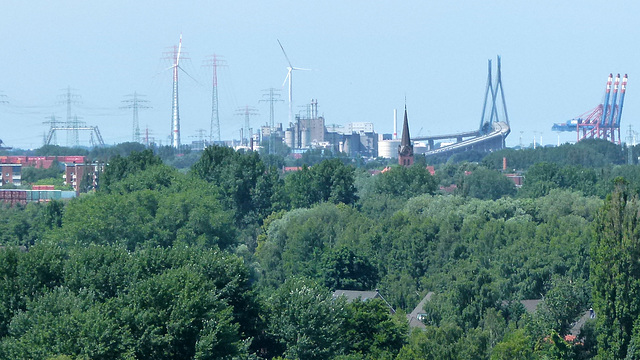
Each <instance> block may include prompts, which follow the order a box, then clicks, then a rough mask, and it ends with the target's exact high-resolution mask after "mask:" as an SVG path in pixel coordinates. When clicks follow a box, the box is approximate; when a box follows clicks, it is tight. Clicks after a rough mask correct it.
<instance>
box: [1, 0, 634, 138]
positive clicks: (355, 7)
mask: <svg viewBox="0 0 640 360" xmlns="http://www.w3.org/2000/svg"><path fill="white" fill-rule="evenodd" d="M638 14H640V2H636V1H602V0H598V1H592V0H586V1H585V0H582V1H557V0H553V1H514V0H504V1H492V0H485V1H471V0H467V1H424V0H411V1H391V0H389V1H375V0H367V1H363V0H362V1H361V0H352V1H347V0H325V1H302V0H297V1H293V0H292V1H284V0H272V1H257V0H255V1H173V2H170V1H130V0H127V1H124V0H110V1H99V2H98V1H65V0H56V1H50V0H46V1H41V0H30V1H6V2H5V3H4V4H3V6H2V16H1V21H0V31H1V33H2V34H3V36H2V38H1V39H0V44H1V48H2V55H1V56H0V64H2V66H3V68H4V71H3V72H2V73H3V76H2V77H1V78H0V94H3V95H5V96H4V97H2V98H1V99H0V100H6V101H8V103H6V104H0V123H1V124H2V127H1V128H0V129H1V130H0V139H2V140H3V141H4V142H5V144H6V145H9V146H13V147H21V148H37V147H40V146H41V145H42V142H43V134H44V133H46V132H47V131H48V125H45V124H43V122H44V121H46V120H47V119H46V117H50V116H51V115H52V114H54V115H55V116H57V117H58V118H59V119H60V120H65V118H66V105H64V104H63V103H61V101H63V100H64V97H63V96H62V95H63V94H64V93H65V89H66V88H67V87H68V86H70V87H71V88H72V89H73V93H74V94H76V95H78V96H79V97H78V99H77V100H79V103H78V104H74V105H73V107H72V113H73V115H77V116H78V117H79V118H81V120H82V121H84V122H86V123H87V125H97V126H98V127H99V128H100V131H101V133H102V136H103V138H104V140H105V142H106V143H109V144H114V143H120V142H124V141H130V140H131V138H132V112H131V111H130V110H122V109H120V107H121V106H122V105H124V104H123V103H122V100H124V99H125V95H127V94H130V93H133V92H134V91H136V92H138V93H141V94H145V95H146V97H145V99H146V100H148V101H149V103H148V105H150V106H152V107H153V108H152V109H148V110H141V111H140V113H139V118H140V127H141V129H142V130H144V129H145V128H146V127H148V128H149V131H150V133H151V136H153V137H154V138H155V139H156V141H162V143H163V144H168V143H169V142H168V136H169V132H170V128H171V96H172V80H171V77H172V74H171V71H165V69H166V68H167V67H169V66H170V61H169V60H164V59H163V53H164V52H166V51H168V50H169V47H171V46H173V45H177V43H178V39H179V36H180V33H182V34H183V48H184V50H185V51H186V52H188V56H189V57H190V60H188V61H184V62H183V63H182V64H183V67H184V69H185V70H186V71H187V72H188V73H189V74H190V75H191V76H192V77H193V78H195V79H196V80H197V81H194V80H192V79H191V78H189V77H188V76H185V75H183V74H181V75H180V118H181V128H182V142H183V143H188V142H190V141H192V140H195V139H196V138H197V131H198V129H205V130H206V131H207V134H208V131H209V124H210V120H211V69H210V68H206V67H203V66H202V65H203V63H204V62H205V60H206V59H207V57H208V56H209V55H211V54H214V53H215V54H218V55H220V56H223V57H224V59H225V60H226V63H227V65H228V66H227V67H225V68H220V69H219V71H218V73H219V79H218V85H219V108H220V123H221V127H222V137H223V138H225V139H229V138H238V137H239V129H240V128H241V127H242V125H243V123H244V117H243V116H239V115H236V113H237V109H238V108H239V107H243V106H245V105H248V106H251V107H254V108H256V109H257V112H258V115H256V116H253V117H252V118H251V121H252V127H253V128H258V127H259V126H260V125H263V124H265V123H267V122H268V120H269V107H268V104H267V103H264V102H259V100H261V99H264V97H263V94H264V92H263V90H264V89H268V88H271V87H273V88H278V89H281V90H282V91H281V99H283V100H285V102H281V103H279V104H277V105H276V109H275V116H276V122H282V123H285V125H286V123H287V121H288V106H287V103H286V99H287V87H286V86H284V87H283V86H282V85H283V80H284V78H285V76H286V74H287V69H286V66H287V63H286V60H285V58H284V56H283V55H282V52H281V50H280V47H279V46H278V42H277V39H279V40H280V41H281V42H282V44H283V46H284V48H285V50H286V51H287V54H288V56H289V59H290V60H291V62H292V63H293V65H294V66H297V67H304V68H310V69H313V71H306V72H303V71H298V72H296V73H294V81H293V108H294V112H298V111H303V109H304V106H305V105H306V104H308V103H309V102H310V100H311V99H317V100H318V111H319V113H320V114H321V115H323V116H324V117H325V120H326V123H327V124H344V125H346V124H347V123H349V122H359V121H369V122H373V123H374V127H375V130H376V131H377V132H380V133H391V132H392V126H393V109H394V108H397V109H398V111H399V112H400V111H401V110H402V108H403V107H404V101H405V100H404V99H405V96H406V99H407V100H406V101H407V108H408V111H409V124H410V127H411V133H412V135H429V134H432V135H435V134H441V133H450V132H452V131H458V130H460V131H462V130H473V129H476V128H477V127H478V125H479V122H480V116H481V111H482V104H483V97H484V90H485V85H486V77H487V60H488V59H490V58H493V59H495V57H496V55H501V57H502V77H503V86H504V90H505V97H506V103H507V108H508V112H509V118H510V120H511V127H512V133H511V135H510V136H509V137H508V139H507V144H508V145H509V146H513V145H517V144H518V143H519V142H520V136H522V138H523V143H525V144H528V143H530V142H531V141H532V139H533V137H534V135H535V133H534V132H539V133H538V135H537V137H538V139H539V138H540V136H542V138H543V142H544V143H546V144H548V143H556V142H557V135H556V134H555V133H553V132H552V131H551V126H552V125H553V123H554V122H564V121H566V120H568V119H570V118H573V117H575V116H577V115H580V114H582V113H584V112H586V111H587V110H590V109H592V108H594V107H595V106H596V105H598V103H599V102H600V101H601V100H602V95H603V93H604V87H605V83H606V78H607V76H608V74H609V73H611V72H612V73H614V75H615V74H616V73H618V72H619V73H621V74H624V73H628V74H629V86H628V94H627V95H628V96H627V97H626V99H625V107H624V111H623V116H622V130H623V131H622V133H623V137H625V136H626V133H627V130H628V127H629V125H632V126H634V129H635V130H640V129H638V127H637V125H638V124H637V119H638V113H639V112H640V110H639V108H640V107H639V105H638V103H637V100H636V99H638V95H636V94H640V87H636V86H635V83H636V81H638V84H640V71H635V70H638V67H639V66H640V62H639V61H638V58H640V54H639V53H638V52H639V51H638V46H637V40H636V39H638V38H640V27H639V26H638V25H637V15H638ZM494 62H495V61H494ZM636 74H637V75H636ZM636 79H637V80H636ZM636 89H638V90H636ZM521 134H522V135H521ZM574 139H575V134H574V133H564V134H563V135H562V137H561V140H562V141H569V140H574ZM58 142H59V143H61V145H65V144H66V138H65V136H63V135H62V134H60V135H58ZM81 142H83V143H84V144H87V143H88V136H84V137H83V138H81Z"/></svg>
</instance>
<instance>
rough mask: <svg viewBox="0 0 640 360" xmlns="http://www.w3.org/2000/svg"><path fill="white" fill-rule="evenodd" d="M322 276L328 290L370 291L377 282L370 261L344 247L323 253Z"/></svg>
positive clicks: (376, 276) (376, 275)
mask: <svg viewBox="0 0 640 360" xmlns="http://www.w3.org/2000/svg"><path fill="white" fill-rule="evenodd" d="M324 253H325V258H324V260H323V264H322V267H323V270H322V272H321V273H322V274H323V277H324V284H325V286H327V287H328V288H329V289H333V290H335V289H346V290H371V289H373V288H374V287H375V286H376V284H377V283H378V281H379V276H378V271H377V269H376V268H375V266H373V264H372V263H371V261H370V260H369V259H368V258H367V257H365V256H362V255H360V254H358V253H356V252H355V251H354V249H351V248H348V247H346V246H341V247H339V248H334V249H329V250H326V251H325V252H324Z"/></svg>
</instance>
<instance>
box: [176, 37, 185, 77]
mask: <svg viewBox="0 0 640 360" xmlns="http://www.w3.org/2000/svg"><path fill="white" fill-rule="evenodd" d="M181 50H182V33H180V42H179V43H178V57H177V58H176V66H178V64H180V51H181ZM182 71H184V70H182Z"/></svg>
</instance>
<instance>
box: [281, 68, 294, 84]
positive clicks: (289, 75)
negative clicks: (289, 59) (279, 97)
mask: <svg viewBox="0 0 640 360" xmlns="http://www.w3.org/2000/svg"><path fill="white" fill-rule="evenodd" d="M291 70H293V68H289V72H288V73H287V76H285V78H284V81H283V82H282V86H284V84H286V83H287V80H289V78H291Z"/></svg>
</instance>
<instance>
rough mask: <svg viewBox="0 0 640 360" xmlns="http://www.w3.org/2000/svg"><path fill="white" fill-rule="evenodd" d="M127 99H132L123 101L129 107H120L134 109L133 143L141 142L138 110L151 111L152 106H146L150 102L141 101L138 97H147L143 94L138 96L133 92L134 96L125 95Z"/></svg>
mask: <svg viewBox="0 0 640 360" xmlns="http://www.w3.org/2000/svg"><path fill="white" fill-rule="evenodd" d="M125 96H127V97H130V99H126V100H122V102H123V103H126V104H127V105H124V106H122V107H120V108H121V109H133V131H132V132H133V137H132V141H133V142H141V138H140V124H139V122H138V110H139V109H149V108H150V106H146V105H144V103H148V102H149V100H142V99H139V98H138V96H145V95H142V94H138V93H137V92H135V91H134V92H133V94H129V95H125Z"/></svg>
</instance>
